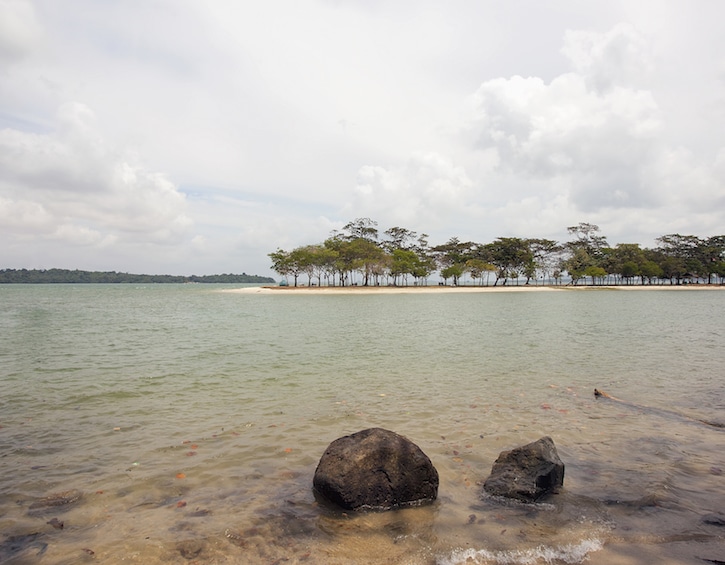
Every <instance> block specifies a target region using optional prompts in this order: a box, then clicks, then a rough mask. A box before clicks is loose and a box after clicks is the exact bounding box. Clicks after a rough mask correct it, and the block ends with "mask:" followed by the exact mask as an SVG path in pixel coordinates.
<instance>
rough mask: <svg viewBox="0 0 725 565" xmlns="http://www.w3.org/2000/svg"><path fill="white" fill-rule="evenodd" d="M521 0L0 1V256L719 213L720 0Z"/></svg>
mask: <svg viewBox="0 0 725 565" xmlns="http://www.w3.org/2000/svg"><path fill="white" fill-rule="evenodd" d="M526 16H527V17H525V18H522V16H521V11H520V7H518V6H515V5H513V4H511V5H509V4H506V3H500V2H493V1H488V0H486V1H482V2H473V3H471V2H468V3H455V4H445V3H440V2H433V1H430V0H420V1H416V2H412V0H402V1H401V2H395V3H375V4H374V5H371V4H370V3H367V2H330V1H324V0H319V1H318V0H300V1H298V0H280V2H275V3H274V4H267V3H254V4H253V3H244V2H241V3H240V2H234V1H231V0H214V1H213V2H211V3H194V2H188V1H179V2H143V1H140V0H129V1H127V2H120V3H119V2H116V3H108V2H96V1H94V0H69V2H57V1H54V0H32V1H31V0H0V235H2V236H3V237H4V243H5V245H4V246H3V247H2V249H0V268H2V267H3V266H17V267H22V266H28V267H30V266H32V265H38V264H43V265H45V266H48V267H51V266H65V265H69V266H71V267H79V268H83V267H84V266H86V265H88V266H93V267H95V266H98V267H101V268H111V269H115V268H118V269H125V270H145V271H152V272H196V273H202V272H221V271H230V270H246V271H247V272H262V273H264V272H268V268H269V261H268V259H267V256H266V255H267V253H268V252H269V251H272V250H274V249H275V248H276V247H277V246H281V247H283V248H290V247H294V246H296V245H304V244H306V243H310V242H318V241H321V240H323V239H324V238H325V237H327V236H328V235H329V233H330V231H331V230H332V229H335V228H339V227H341V226H342V225H344V224H345V223H346V222H347V221H349V220H351V219H353V218H356V217H360V216H369V217H371V218H373V219H375V220H377V221H378V222H379V226H380V227H381V228H383V229H385V228H388V227H392V226H393V225H402V226H404V227H407V228H408V229H413V230H416V231H419V232H428V233H431V241H432V242H434V241H437V240H438V239H442V240H445V239H447V238H449V237H451V236H460V237H461V238H465V239H473V240H477V241H487V240H491V239H493V238H495V237H498V236H502V235H507V236H508V235H515V236H529V235H535V236H542V237H552V238H555V239H563V238H566V237H567V234H566V226H567V225H572V224H575V223H577V222H578V221H590V222H593V223H597V224H599V225H600V226H601V227H602V230H603V231H604V232H605V233H606V234H608V235H610V240H611V241H615V242H616V240H617V239H618V238H620V237H621V238H622V239H623V240H626V241H637V240H641V241H642V242H643V243H646V242H648V241H652V239H653V236H656V235H660V234H662V233H663V232H667V231H671V226H677V227H678V229H679V230H681V231H684V232H690V233H703V234H704V233H713V232H717V231H722V227H721V226H722V225H725V206H723V201H722V198H723V196H722V188H721V187H722V183H723V179H724V178H725V170H724V168H723V158H722V157H721V156H720V157H718V155H721V152H722V151H723V146H724V144H723V142H722V139H721V137H722V136H721V134H720V132H721V131H723V128H725V111H723V105H722V101H723V99H725V86H724V85H725V83H723V81H722V69H723V66H722V63H723V59H722V53H723V52H725V36H724V35H723V34H722V33H721V32H720V29H719V27H718V25H719V22H721V21H722V19H723V17H724V16H725V4H721V3H717V2H711V3H705V4H700V5H698V9H696V10H695V9H692V8H691V7H688V6H685V5H684V4H682V3H681V2H674V1H672V0H662V1H657V2H654V1H652V0H641V1H638V2H625V1H624V0H613V1H612V2H606V3H604V2H598V3H591V2H588V3H582V2H578V1H576V0H562V1H561V2H557V3H556V5H555V6H552V5H551V4H549V3H531V5H529V6H527V14H526ZM79 101H81V102H82V104H79ZM471 107H473V109H474V110H473V111H470V109H471ZM721 210H722V211H721ZM31 262H32V265H31V264H30V263H31Z"/></svg>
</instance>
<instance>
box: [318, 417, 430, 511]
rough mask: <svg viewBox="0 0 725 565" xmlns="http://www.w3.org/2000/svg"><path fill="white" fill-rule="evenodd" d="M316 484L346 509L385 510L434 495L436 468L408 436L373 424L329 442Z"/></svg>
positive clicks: (321, 461)
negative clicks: (372, 426) (405, 436)
mask: <svg viewBox="0 0 725 565" xmlns="http://www.w3.org/2000/svg"><path fill="white" fill-rule="evenodd" d="M313 486H314V489H315V491H316V492H317V493H318V494H320V495H322V496H323V497H324V498H326V499H327V500H329V501H330V502H333V503H334V504H336V505H337V506H339V507H341V508H343V509H346V510H357V509H366V508H369V509H377V510H387V509H391V508H396V507H400V506H406V505H412V504H420V503H425V502H430V501H433V500H435V498H436V496H437V495H438V472H437V471H436V469H435V467H434V466H433V464H432V463H431V461H430V459H429V458H428V456H427V455H426V454H425V453H423V451H422V450H421V449H420V448H419V447H418V446H417V445H416V444H414V443H413V442H412V441H410V440H409V439H407V438H404V437H403V436H400V435H398V434H396V433H395V432H391V431H389V430H384V429H382V428H370V429H367V430H362V431H360V432H357V433H354V434H352V435H349V436H345V437H341V438H339V439H337V440H335V441H333V442H332V443H331V444H330V445H329V447H328V448H327V450H326V451H325V453H324V454H323V455H322V458H321V459H320V462H319V464H318V466H317V470H316V471H315V476H314V479H313Z"/></svg>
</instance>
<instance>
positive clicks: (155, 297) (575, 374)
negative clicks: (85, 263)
mask: <svg viewBox="0 0 725 565" xmlns="http://www.w3.org/2000/svg"><path fill="white" fill-rule="evenodd" d="M235 288H236V287H234V286H230V285H212V284H186V285H175V284H158V285H133V284H127V285H111V284H108V285H92V284H91V285H72V284H71V285H1V286H0V562H1V563H7V564H33V565H35V564H69V565H70V564H77V563H96V562H97V563H112V564H113V563H143V564H168V563H196V564H216V563H225V564H237V563H241V564H247V563H249V564H270V565H271V564H282V563H284V564H307V563H314V564H321V565H331V564H337V565H347V564H411V565H463V564H466V565H476V564H479V565H483V564H560V563H561V564H564V563H566V564H570V563H591V564H594V565H601V564H621V565H624V564H633V563H665V564H668V563H687V564H697V565H703V564H705V565H706V564H707V563H722V562H723V561H725V514H724V513H725V429H724V428H723V427H722V425H723V424H725V388H724V385H725V290H722V289H720V290H713V291H703V290H699V289H692V290H683V289H680V290H676V291H675V290H668V289H664V288H656V289H652V290H636V291H635V290H628V289H624V288H619V289H586V290H582V289H579V290H573V289H572V290H560V291H555V292H554V291H552V292H509V291H507V290H506V289H505V288H503V289H493V290H491V291H488V292H481V293H456V292H446V293H409V294H383V293H380V294H365V293H358V294H336V293H314V292H310V293H307V294H296V293H286V292H283V291H281V292H274V293H244V292H241V293H240V292H234V291H233V290H234V289H235ZM595 388H597V389H599V390H601V391H605V392H606V393H608V394H609V395H611V396H613V397H615V398H614V399H610V398H606V397H600V398H596V397H595V396H594V393H593V392H594V389H595ZM371 427H382V428H385V429H388V430H392V431H394V432H396V433H398V434H401V435H403V436H405V437H407V438H408V439H410V440H411V441H413V442H414V443H415V444H417V445H418V446H419V447H420V448H421V449H422V450H423V451H424V452H425V453H426V455H428V457H429V458H430V459H431V462H432V463H433V465H434V466H435V467H436V469H437V471H438V473H439V476H440V486H439V491H438V498H437V499H436V501H435V502H433V503H432V504H428V505H423V506H417V507H409V508H402V509H398V510H392V511H388V512H372V511H370V512H344V511H341V510H338V509H335V508H333V507H331V506H330V505H329V504H327V503H326V502H325V501H324V500H320V499H319V498H318V497H317V496H316V495H315V493H314V492H313V489H312V479H313V476H314V472H315V469H316V466H317V464H318V462H319V459H320V457H321V455H322V454H323V453H324V451H325V449H326V448H327V446H328V445H329V444H330V443H331V442H332V441H334V440H335V439H337V438H340V437H342V436H345V435H348V434H351V433H354V432H357V431H360V430H363V429H366V428H371ZM544 436H549V437H551V438H552V439H553V441H554V443H555V445H556V448H557V451H558V453H559V456H560V458H561V459H562V461H563V462H564V464H565V476H564V485H563V488H562V489H561V490H560V491H559V492H558V493H557V494H553V495H551V496H549V497H547V498H545V499H542V500H541V501H540V502H537V503H533V504H524V503H518V502H512V501H507V500H505V499H497V498H495V497H491V496H489V495H487V494H486V493H485V492H484V491H483V489H482V484H483V482H484V481H485V479H486V478H487V477H488V475H489V474H490V472H491V467H492V464H493V463H494V461H495V460H496V458H497V457H498V456H499V454H500V453H501V452H502V451H506V450H510V449H513V448H515V447H519V446H522V445H525V444H528V443H530V442H533V441H536V440H538V439H539V438H541V437H544Z"/></svg>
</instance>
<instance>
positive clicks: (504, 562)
mask: <svg viewBox="0 0 725 565" xmlns="http://www.w3.org/2000/svg"><path fill="white" fill-rule="evenodd" d="M602 547H603V544H602V542H601V540H599V539H596V538H594V539H585V540H582V541H580V542H579V543H576V544H568V545H563V546H558V547H549V546H545V545H540V546H538V547H534V548H531V549H514V550H506V551H491V550H487V549H460V550H456V551H454V552H453V553H451V555H449V556H447V557H443V558H440V559H438V560H436V565H461V564H464V563H465V564H474V563H475V564H478V565H487V564H497V565H537V564H540V563H547V564H557V563H582V562H583V561H584V560H585V559H586V558H587V556H588V555H589V554H590V553H591V552H593V551H599V550H600V549H602Z"/></svg>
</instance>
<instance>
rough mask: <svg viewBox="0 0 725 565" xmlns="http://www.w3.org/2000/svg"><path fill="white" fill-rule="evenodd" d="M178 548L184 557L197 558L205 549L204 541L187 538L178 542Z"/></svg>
mask: <svg viewBox="0 0 725 565" xmlns="http://www.w3.org/2000/svg"><path fill="white" fill-rule="evenodd" d="M176 549H177V550H178V551H179V554H181V556H182V557H183V558H184V559H189V560H191V559H196V558H197V557H198V556H199V554H200V553H201V552H202V550H203V549H204V542H203V541H200V540H185V541H180V542H179V543H177V544H176Z"/></svg>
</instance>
